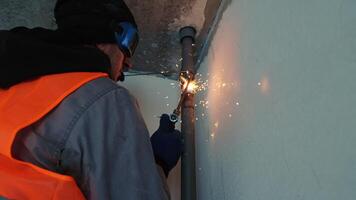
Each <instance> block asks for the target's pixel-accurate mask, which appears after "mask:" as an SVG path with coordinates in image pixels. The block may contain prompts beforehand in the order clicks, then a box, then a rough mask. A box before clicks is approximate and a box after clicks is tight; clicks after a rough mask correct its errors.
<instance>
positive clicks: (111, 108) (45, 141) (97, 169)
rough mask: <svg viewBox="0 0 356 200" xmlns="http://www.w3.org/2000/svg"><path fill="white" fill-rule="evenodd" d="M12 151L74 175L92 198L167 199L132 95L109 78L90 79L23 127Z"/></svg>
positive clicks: (52, 169)
mask: <svg viewBox="0 0 356 200" xmlns="http://www.w3.org/2000/svg"><path fill="white" fill-rule="evenodd" d="M53 84H56V83H53ZM29 101H31V99H29ZM12 153H13V156H14V157H15V158H17V159H19V160H23V161H26V162H30V163H32V164H34V165H37V166H39V167H42V168H44V169H48V170H50V171H54V172H57V173H60V174H65V175H69V176H72V177H74V179H75V180H76V182H77V184H78V186H79V187H80V189H81V190H82V192H83V194H84V195H85V196H86V198H87V199H90V200H94V199H99V200H111V199H124V200H130V199H133V200H136V199H138V200H140V199H142V200H151V199H152V200H156V199H157V200H160V199H169V193H168V190H167V185H166V182H165V178H162V176H161V174H160V172H159V170H158V169H157V166H156V164H155V161H154V156H153V152H152V147H151V143H150V140H149V133H148V131H147V128H146V125H145V123H144V120H143V118H142V116H141V113H140V110H139V107H138V105H137V103H136V100H135V99H134V98H133V97H132V96H131V95H130V93H129V92H128V91H127V90H126V89H125V88H123V87H121V86H119V85H117V84H116V83H114V82H113V81H111V80H110V79H108V78H99V79H96V80H93V81H91V82H88V83H87V84H85V85H84V86H82V87H80V88H79V89H78V90H76V91H75V92H74V93H72V94H71V95H70V96H68V97H67V98H65V99H64V100H63V101H62V103H61V104H60V105H59V106H57V107H56V108H55V109H54V110H53V111H51V112H50V113H49V114H47V115H46V116H45V117H44V118H43V119H41V120H40V121H38V122H36V123H35V124H33V125H31V126H30V127H27V128H25V129H24V130H22V131H21V133H19V134H18V135H17V137H16V139H15V142H14V145H13V148H12Z"/></svg>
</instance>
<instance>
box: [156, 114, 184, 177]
mask: <svg viewBox="0 0 356 200" xmlns="http://www.w3.org/2000/svg"><path fill="white" fill-rule="evenodd" d="M151 143H152V148H153V153H154V156H155V159H156V163H157V164H159V165H160V166H161V167H162V169H163V171H164V173H165V175H166V176H168V173H169V171H170V170H171V169H173V167H174V166H176V164H177V162H178V160H179V158H180V156H181V154H182V148H183V143H182V140H181V136H180V131H178V130H175V123H173V122H171V121H170V120H169V116H168V115H167V114H163V115H162V116H161V120H160V123H159V128H158V129H157V131H156V132H154V134H153V135H152V137H151Z"/></svg>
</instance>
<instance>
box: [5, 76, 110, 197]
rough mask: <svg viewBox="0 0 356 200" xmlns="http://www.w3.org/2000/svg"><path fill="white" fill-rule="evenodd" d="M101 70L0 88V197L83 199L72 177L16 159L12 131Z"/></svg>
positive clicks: (37, 115)
mask: <svg viewBox="0 0 356 200" xmlns="http://www.w3.org/2000/svg"><path fill="white" fill-rule="evenodd" d="M105 76H107V74H103V73H86V72H78V73H65V74H56V75H49V76H44V77H41V78H39V79H36V80H33V81H29V82H24V83H21V84H18V85H15V86H13V87H11V88H9V89H7V90H0V197H4V198H6V199H18V200H22V199H36V200H48V199H53V200H62V199H76V200H77V199H78V200H81V199H84V196H83V194H82V193H81V191H80V190H79V188H78V186H77V185H76V183H75V181H74V179H73V178H72V177H70V176H65V175H61V174H57V173H55V172H51V171H48V170H45V169H42V168H40V167H37V166H35V165H33V164H30V163H26V162H23V161H19V160H16V159H14V158H13V157H12V155H11V147H12V144H13V142H14V139H15V137H16V134H17V133H18V132H19V131H20V130H21V129H23V128H25V127H27V126H30V125H31V124H33V123H35V122H36V121H38V120H39V119H41V118H42V117H44V116H45V115H46V114H47V113H49V112H50V111H51V110H53V109H54V108H55V107H56V106H57V105H58V104H59V103H61V102H62V100H63V99H64V98H65V97H67V96H68V95H70V94H71V93H72V92H74V91H75V90H76V89H78V88H79V87H80V86H82V85H83V84H85V83H87V82H89V81H91V80H94V79H97V78H99V77H105Z"/></svg>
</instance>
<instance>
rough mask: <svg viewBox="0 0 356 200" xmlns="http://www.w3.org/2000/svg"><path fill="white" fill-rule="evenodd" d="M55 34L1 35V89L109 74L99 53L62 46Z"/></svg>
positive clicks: (20, 29) (16, 31)
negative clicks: (68, 75) (62, 76)
mask: <svg viewBox="0 0 356 200" xmlns="http://www.w3.org/2000/svg"><path fill="white" fill-rule="evenodd" d="M65 37H66V36H63V35H62V34H61V33H59V32H58V31H53V30H47V29H42V28H35V29H27V28H24V27H18V28H16V29H13V30H11V31H0V88H2V89H4V88H8V87H11V86H12V85H14V84H17V83H20V82H22V81H26V80H29V79H33V78H36V77H38V76H43V75H48V74H57V73H65V72H108V70H109V68H110V60H109V59H108V57H107V56H106V55H105V54H104V53H102V52H101V51H100V50H98V49H97V48H94V47H88V46H84V45H73V44H65V43H64V42H65Z"/></svg>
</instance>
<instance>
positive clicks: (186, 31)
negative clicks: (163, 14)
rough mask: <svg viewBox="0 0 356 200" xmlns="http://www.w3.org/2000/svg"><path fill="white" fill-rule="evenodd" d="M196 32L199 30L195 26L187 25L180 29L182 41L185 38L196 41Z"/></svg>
mask: <svg viewBox="0 0 356 200" xmlns="http://www.w3.org/2000/svg"><path fill="white" fill-rule="evenodd" d="M196 34H197V30H196V29H195V28H194V27H192V26H185V27H183V28H181V29H180V30H179V36H180V42H182V41H183V39H184V38H191V39H192V40H193V42H195V35H196Z"/></svg>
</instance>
